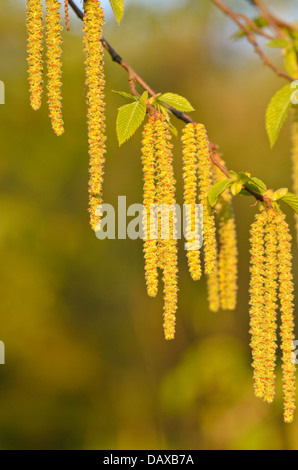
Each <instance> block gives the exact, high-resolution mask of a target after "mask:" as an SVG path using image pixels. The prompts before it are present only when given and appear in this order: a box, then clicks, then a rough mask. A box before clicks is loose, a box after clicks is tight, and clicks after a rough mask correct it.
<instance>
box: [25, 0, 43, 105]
mask: <svg viewBox="0 0 298 470" xmlns="http://www.w3.org/2000/svg"><path fill="white" fill-rule="evenodd" d="M42 30H43V26H42V1H41V0H27V41H28V42H27V62H28V78H29V93H30V104H31V106H32V108H33V109H34V110H37V109H39V108H40V106H41V98H42V93H43V60H42V51H43V44H42V41H43V38H42Z"/></svg>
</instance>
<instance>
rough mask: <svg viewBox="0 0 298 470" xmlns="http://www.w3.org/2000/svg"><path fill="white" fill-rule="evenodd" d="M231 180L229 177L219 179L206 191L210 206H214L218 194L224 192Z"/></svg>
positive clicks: (231, 182)
mask: <svg viewBox="0 0 298 470" xmlns="http://www.w3.org/2000/svg"><path fill="white" fill-rule="evenodd" d="M232 184H233V181H232V180H231V179H229V178H227V179H224V180H222V181H219V182H218V183H216V184H214V185H213V186H212V188H210V189H209V191H208V201H209V204H210V206H211V207H213V206H215V204H216V203H217V201H218V198H219V196H220V195H221V194H222V193H224V192H225V191H226V190H227V189H228V188H229V187H230V186H231V185H232Z"/></svg>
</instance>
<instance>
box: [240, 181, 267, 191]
mask: <svg viewBox="0 0 298 470" xmlns="http://www.w3.org/2000/svg"><path fill="white" fill-rule="evenodd" d="M245 186H247V187H248V189H250V190H251V191H254V192H255V193H258V194H263V192H264V191H266V189H267V186H266V184H265V183H263V181H262V180H260V179H259V178H255V177H253V178H249V179H248V180H247V181H246V183H245Z"/></svg>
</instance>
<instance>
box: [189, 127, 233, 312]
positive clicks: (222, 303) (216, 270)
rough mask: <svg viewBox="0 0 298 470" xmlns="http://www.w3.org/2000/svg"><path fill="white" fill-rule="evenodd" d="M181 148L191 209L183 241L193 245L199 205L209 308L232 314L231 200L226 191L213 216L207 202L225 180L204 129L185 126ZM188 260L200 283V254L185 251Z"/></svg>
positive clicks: (193, 275)
mask: <svg viewBox="0 0 298 470" xmlns="http://www.w3.org/2000/svg"><path fill="white" fill-rule="evenodd" d="M182 144H183V178H184V204H187V205H189V207H191V211H189V212H188V217H187V220H186V238H187V239H188V240H189V241H192V239H191V237H192V236H193V233H194V228H195V204H196V203H197V202H198V203H200V204H201V205H202V207H203V211H202V212H203V249H204V271H205V274H207V288H208V300H209V308H210V310H211V311H214V312H216V311H218V309H219V308H220V307H221V308H222V309H224V310H233V309H234V308H235V307H236V296H237V241H236V229H235V221H234V216H233V209H232V206H231V199H232V196H231V194H230V192H229V191H226V192H225V193H224V194H222V196H221V197H220V198H219V201H218V203H217V205H216V208H215V214H214V211H213V210H212V208H211V206H210V204H209V202H208V191H209V190H210V188H211V187H212V185H213V184H215V183H217V182H218V181H221V179H222V178H224V176H223V174H222V172H221V171H220V170H219V169H218V168H216V167H215V166H214V165H212V163H211V159H210V144H209V141H208V137H207V133H206V130H205V127H204V126H203V125H202V124H196V123H189V124H187V125H186V126H185V127H184V130H183V135H182ZM218 158H219V157H218ZM221 163H223V162H222V161H221ZM216 219H217V222H218V240H217V238H216ZM187 258H188V266H189V272H190V274H191V277H192V278H193V279H194V280H198V279H200V277H201V274H202V268H201V264H200V252H199V250H198V249H196V250H188V251H187Z"/></svg>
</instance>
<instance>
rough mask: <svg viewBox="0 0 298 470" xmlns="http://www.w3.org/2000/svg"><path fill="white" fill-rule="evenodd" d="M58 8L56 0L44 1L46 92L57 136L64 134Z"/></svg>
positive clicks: (60, 28)
mask: <svg viewBox="0 0 298 470" xmlns="http://www.w3.org/2000/svg"><path fill="white" fill-rule="evenodd" d="M60 7H61V4H60V2H59V1H58V0H46V46H47V77H48V83H47V91H48V105H49V113H50V119H51V123H52V128H53V130H54V132H55V134H57V135H61V134H63V132H64V127H63V126H64V124H63V118H62V94H61V86H62V82H61V76H62V61H61V53H62V50H61V44H62V37H61V30H62V26H61V24H60V21H61V17H60Z"/></svg>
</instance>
